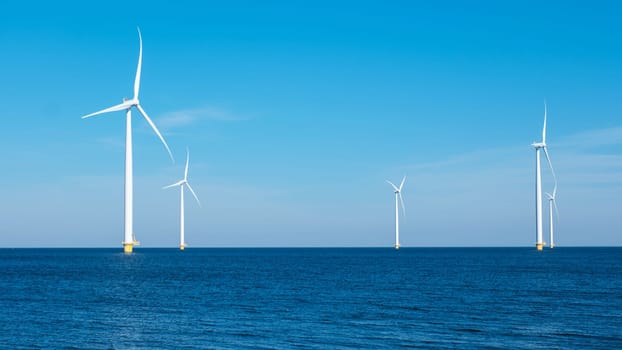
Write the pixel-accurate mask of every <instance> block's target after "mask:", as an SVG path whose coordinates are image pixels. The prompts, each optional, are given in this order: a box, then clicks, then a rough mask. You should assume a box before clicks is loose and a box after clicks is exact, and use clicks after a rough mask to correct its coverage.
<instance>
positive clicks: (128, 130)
mask: <svg viewBox="0 0 622 350" xmlns="http://www.w3.org/2000/svg"><path fill="white" fill-rule="evenodd" d="M138 40H139V44H140V48H139V51H138V67H137V68H136V77H135V79H134V97H133V98H132V99H131V100H128V99H126V98H125V97H124V98H123V103H121V104H118V105H115V106H112V107H109V108H106V109H102V110H101V111H97V112H95V113H91V114H87V115H85V116H83V117H82V119H85V118H90V117H93V116H96V115H99V114H104V113H108V112H116V111H122V110H125V120H126V124H125V235H124V240H123V251H124V252H125V253H131V252H132V250H133V246H134V245H138V244H139V242H138V241H137V240H136V239H135V237H134V228H133V192H134V184H133V171H132V170H133V169H132V107H135V108H136V109H137V110H138V112H139V113H140V114H141V115H142V116H143V117H144V118H145V120H146V121H147V123H149V125H150V126H151V128H152V129H153V131H154V132H155V133H156V135H158V137H159V138H160V141H162V143H163V144H164V147H165V148H166V150H167V151H168V154H169V156H170V157H171V160H172V161H173V162H174V159H173V154H172V153H171V150H170V148H169V147H168V145H167V144H166V141H164V138H163V137H162V134H160V131H159V130H158V128H157V127H156V126H155V124H154V123H153V121H151V118H149V116H148V115H147V113H146V112H145V110H144V109H143V108H142V107H141V105H140V102H139V100H138V91H139V89H140V71H141V66H142V58H143V39H142V36H141V34H140V28H138Z"/></svg>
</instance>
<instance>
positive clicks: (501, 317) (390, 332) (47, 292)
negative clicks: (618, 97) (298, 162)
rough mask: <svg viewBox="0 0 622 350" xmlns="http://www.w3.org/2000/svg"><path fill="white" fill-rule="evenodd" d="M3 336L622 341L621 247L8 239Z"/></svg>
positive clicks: (0, 255) (283, 344)
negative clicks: (15, 243)
mask: <svg viewBox="0 0 622 350" xmlns="http://www.w3.org/2000/svg"><path fill="white" fill-rule="evenodd" d="M0 272H1V275H0V348H2V349H40V348H49V349H57V348H67V349H74V348H75V349H78V348H79V349H85V348H86V349H205V348H210V349H245V348H246V349H289V348H292V349H383V348H385V349H396V348H439V349H444V348H459V349H483V348H499V349H501V348H503V349H505V348H517V349H518V348H523V349H537V348H542V349H551V348H560V349H568V348H579V349H588V348H600V349H616V348H617V349H621V348H622V248H563V247H562V248H557V249H555V250H546V251H544V252H540V253H538V252H536V251H535V249H533V248H466V249H461V248H453V249H442V248H438V249H408V248H406V249H402V250H400V251H398V252H396V251H395V250H393V249H390V248H378V249H356V248H355V249H338V248H335V249H192V248H189V249H187V250H186V251H185V252H180V251H178V250H176V249H140V250H137V252H136V253H134V254H133V255H124V254H123V253H121V252H120V249H0Z"/></svg>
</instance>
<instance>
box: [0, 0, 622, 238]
mask: <svg viewBox="0 0 622 350" xmlns="http://www.w3.org/2000/svg"><path fill="white" fill-rule="evenodd" d="M621 22H622V7H621V5H619V4H618V3H617V2H613V1H611V2H600V1H590V2H584V1H583V2H573V1H559V2H555V1H547V2H541V1H455V2H454V1H403V2H399V1H291V0H289V1H224V2H223V1H219V2H211V1H205V2H203V1H202V2H199V1H197V2H187V1H155V2H154V1H145V2H132V1H120V2H119V1H105V2H96V3H91V2H75V3H66V2H63V1H54V2H30V1H3V2H2V4H0V48H1V49H0V50H1V51H0V105H1V106H2V108H1V109H0V117H1V120H2V127H1V128H0V130H2V138H1V139H0V143H1V147H0V152H1V153H0V156H1V157H2V159H3V165H2V172H1V173H0V177H1V180H2V181H1V182H0V183H1V185H0V186H1V187H0V194H1V196H0V246H1V247H59V246H60V247H120V246H121V241H122V240H123V177H124V170H123V169H124V135H125V131H124V130H125V123H124V113H123V112H116V113H113V114H107V115H103V116H98V117H94V118H90V119H87V120H82V119H80V117H81V116H82V115H85V114H87V113H91V112H94V111H96V110H99V109H102V108H105V107H108V106H111V105H113V104H117V103H120V102H121V99H122V98H123V97H124V96H125V97H131V95H132V86H133V79H134V74H135V69H136V61H137V57H138V36H137V32H136V27H137V26H140V28H141V30H142V34H143V71H142V84H141V96H140V97H141V103H142V105H143V107H144V108H145V110H146V111H147V113H149V114H150V116H151V117H152V118H153V120H154V122H155V123H156V124H157V125H158V127H159V128H160V130H161V131H162V132H163V134H164V137H165V138H166V140H167V141H168V143H169V145H170V146H171V148H172V151H173V153H174V154H175V157H176V159H177V162H176V163H175V164H172V163H171V162H170V160H169V158H168V155H167V153H166V150H165V149H164V147H163V146H162V145H161V143H160V141H159V140H158V138H157V137H156V136H155V134H153V132H152V131H151V130H150V128H149V127H148V125H147V124H146V123H145V121H144V120H143V119H142V118H140V117H139V116H138V114H136V113H134V119H133V120H134V126H135V127H134V174H135V180H134V181H135V195H134V197H135V209H134V210H135V224H134V226H135V227H134V229H135V233H136V237H137V238H138V239H139V240H140V241H141V242H142V243H143V246H146V247H156V246H170V247H175V246H177V244H178V239H179V238H178V229H179V228H178V227H179V226H178V225H179V193H178V190H162V189H161V187H162V186H164V185H167V184H170V183H172V182H175V181H177V180H179V179H180V178H181V177H182V176H183V165H184V164H183V163H184V157H185V154H184V153H185V148H186V147H189V149H190V156H191V160H190V174H189V180H190V182H191V184H192V185H193V188H194V189H195V191H196V192H197V194H198V195H199V197H200V199H201V201H202V204H203V207H201V208H199V207H198V206H197V205H196V203H194V202H192V201H191V198H190V197H188V196H187V197H186V199H187V201H186V239H187V242H188V244H189V246H190V247H192V246H207V247H222V246H232V247H237V246H392V244H393V235H394V227H393V225H394V223H393V215H394V202H393V200H394V196H393V192H392V189H391V187H390V186H389V185H388V184H387V183H386V182H385V180H386V179H389V180H391V181H393V182H398V181H400V179H401V177H402V176H403V175H407V180H406V184H405V186H404V190H403V195H404V201H405V204H406V216H405V217H404V218H403V219H402V221H401V240H402V244H403V246H531V245H533V244H534V242H535V199H534V183H535V175H534V166H535V152H534V150H533V148H532V147H531V146H530V144H531V143H532V142H534V141H539V139H540V135H541V128H542V118H543V101H544V99H546V100H547V103H548V106H549V114H548V117H549V124H548V131H549V132H548V135H547V142H548V144H549V152H550V155H551V158H552V161H553V165H554V166H555V169H556V172H557V174H558V179H559V188H558V206H559V212H560V217H559V222H558V223H557V226H556V231H557V235H556V237H557V238H556V243H557V244H558V245H559V246H570V245H622V234H621V227H622V216H621V215H620V207H621V206H620V203H621V197H622V158H621V156H620V154H621V153H622V102H621V101H622V98H621V97H622V41H621V40H620V38H622V26H620V23H621ZM542 169H543V177H544V179H543V181H544V186H543V187H544V190H545V191H552V181H551V177H550V172H549V170H548V168H547V167H546V165H545V164H543V168H542ZM546 208H547V206H546V203H545V209H546ZM545 214H546V212H545ZM545 227H546V221H545ZM546 236H547V235H546V230H545V237H546Z"/></svg>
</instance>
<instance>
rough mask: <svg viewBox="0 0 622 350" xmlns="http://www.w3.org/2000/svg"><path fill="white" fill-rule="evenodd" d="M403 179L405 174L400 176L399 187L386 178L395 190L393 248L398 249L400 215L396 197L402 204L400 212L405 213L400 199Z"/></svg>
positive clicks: (402, 202)
mask: <svg viewBox="0 0 622 350" xmlns="http://www.w3.org/2000/svg"><path fill="white" fill-rule="evenodd" d="M404 181H406V176H404V177H403V178H402V182H401V183H400V187H397V186H395V185H394V184H393V183H392V182H391V181H389V180H387V182H388V183H389V185H391V186H392V187H393V189H394V192H395V249H400V216H399V207H398V204H397V202H398V197H399V201H400V202H401V204H402V212H403V213H404V214H406V209H405V208H404V200H403V199H402V187H403V186H404Z"/></svg>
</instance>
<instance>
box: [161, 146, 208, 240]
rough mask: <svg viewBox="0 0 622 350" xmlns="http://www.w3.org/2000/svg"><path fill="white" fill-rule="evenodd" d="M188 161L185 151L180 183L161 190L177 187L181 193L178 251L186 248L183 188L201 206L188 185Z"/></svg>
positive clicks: (188, 156) (188, 153)
mask: <svg viewBox="0 0 622 350" xmlns="http://www.w3.org/2000/svg"><path fill="white" fill-rule="evenodd" d="M189 161H190V152H189V151H188V150H187V149H186V170H184V178H183V179H182V180H180V181H177V182H175V183H174V184H172V185H168V186H164V187H162V188H163V189H167V188H171V187H175V186H179V188H180V190H181V191H180V192H181V214H180V224H179V249H181V250H184V249H185V248H186V239H185V237H184V186H188V189H189V190H190V193H192V195H193V196H194V199H196V200H197V203H198V204H199V206H201V202H199V197H197V195H196V193H194V191H193V190H192V187H191V186H190V183H188V162H189Z"/></svg>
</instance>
